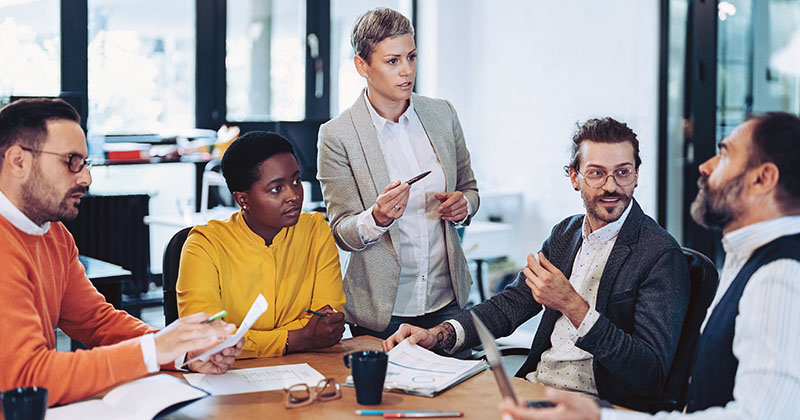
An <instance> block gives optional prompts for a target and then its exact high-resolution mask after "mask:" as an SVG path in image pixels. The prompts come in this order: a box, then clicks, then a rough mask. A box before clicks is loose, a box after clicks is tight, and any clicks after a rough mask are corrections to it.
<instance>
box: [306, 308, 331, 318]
mask: <svg viewBox="0 0 800 420" xmlns="http://www.w3.org/2000/svg"><path fill="white" fill-rule="evenodd" d="M305 311H306V312H308V313H310V314H314V315H316V316H321V317H326V316H328V314H323V313H322V312H317V311H312V310H311V309H306V310H305Z"/></svg>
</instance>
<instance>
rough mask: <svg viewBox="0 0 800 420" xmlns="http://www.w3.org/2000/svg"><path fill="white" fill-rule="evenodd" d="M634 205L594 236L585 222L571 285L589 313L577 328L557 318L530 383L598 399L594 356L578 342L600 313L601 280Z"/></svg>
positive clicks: (573, 267)
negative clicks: (599, 290)
mask: <svg viewBox="0 0 800 420" xmlns="http://www.w3.org/2000/svg"><path fill="white" fill-rule="evenodd" d="M630 211H631V205H630V204H629V205H628V208H626V209H625V211H624V212H623V213H622V216H620V218H619V219H617V220H615V221H614V222H611V223H609V224H607V225H605V226H603V227H602V228H600V229H597V230H596V231H594V232H592V231H591V227H590V226H589V221H588V220H587V218H586V217H584V219H583V235H582V236H583V241H582V242H581V247H580V250H579V251H578V255H577V256H575V261H574V262H573V263H572V274H571V275H570V277H569V282H570V283H571V284H572V287H573V288H574V289H575V291H576V292H578V294H579V295H580V296H581V297H582V298H583V300H585V301H586V303H588V304H589V312H587V313H586V316H585V317H584V318H583V322H581V324H580V325H579V326H578V328H575V326H574V325H572V322H571V321H570V320H569V318H567V317H566V316H564V315H561V317H559V318H558V320H557V321H556V324H555V327H554V328H553V333H552V334H551V335H550V345H551V347H550V348H549V349H547V350H545V351H544V352H543V353H542V357H541V359H540V360H539V364H538V365H537V366H536V370H534V371H533V372H531V373H529V374H528V375H526V376H525V378H526V379H528V380H529V381H531V382H535V383H540V384H542V385H547V386H553V387H556V388H561V389H569V390H575V391H580V392H585V393H587V394H591V395H595V396H596V395H597V385H596V384H595V382H594V369H593V366H592V361H593V360H594V358H593V357H592V355H591V354H590V353H589V352H587V351H585V350H583V349H581V348H579V347H578V346H576V345H575V343H576V342H577V341H578V339H579V338H581V337H583V336H584V335H586V333H588V332H589V330H591V329H592V327H593V326H594V324H595V323H596V322H597V319H598V318H600V313H598V312H597V310H596V309H595V305H596V302H597V289H598V288H599V286H600V277H602V276H603V270H604V269H605V267H606V262H607V261H608V256H609V255H611V250H612V249H613V248H614V244H615V243H616V242H617V236H619V231H620V230H621V229H622V225H623V224H624V223H625V220H626V219H627V218H628V214H629V213H630Z"/></svg>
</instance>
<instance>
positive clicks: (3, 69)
mask: <svg viewBox="0 0 800 420" xmlns="http://www.w3.org/2000/svg"><path fill="white" fill-rule="evenodd" d="M60 9H61V7H60V2H59V0H38V1H27V2H19V1H0V57H2V58H3V62H4V63H3V64H2V65H0V102H4V100H3V99H2V98H3V97H6V98H7V97H9V96H58V93H59V91H60V90H61V35H60V30H59V28H60V26H59V11H60Z"/></svg>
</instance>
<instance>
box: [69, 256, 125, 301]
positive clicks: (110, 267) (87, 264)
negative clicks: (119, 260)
mask: <svg viewBox="0 0 800 420" xmlns="http://www.w3.org/2000/svg"><path fill="white" fill-rule="evenodd" d="M78 260H79V261H80V262H81V264H83V268H84V270H86V277H88V278H89V280H90V281H91V282H92V285H94V287H95V288H96V289H97V291H98V292H100V294H101V295H103V296H104V297H105V298H106V302H108V303H110V304H111V305H113V306H114V308H116V309H122V283H123V282H124V281H125V280H127V279H128V278H130V276H131V272H130V271H128V270H126V269H124V268H122V267H120V266H118V265H115V264H111V263H107V262H105V261H100V260H98V259H96V258H92V257H87V256H85V255H78Z"/></svg>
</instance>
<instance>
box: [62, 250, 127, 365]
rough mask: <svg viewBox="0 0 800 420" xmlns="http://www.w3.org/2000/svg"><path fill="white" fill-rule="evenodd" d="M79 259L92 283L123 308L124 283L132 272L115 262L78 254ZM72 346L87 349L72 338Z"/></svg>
mask: <svg viewBox="0 0 800 420" xmlns="http://www.w3.org/2000/svg"><path fill="white" fill-rule="evenodd" d="M78 260H79V261H80V262H81V264H83V269H84V270H85V271H86V277H88V278H89V281H91V282H92V285H93V286H94V287H95V289H97V291H98V292H100V294H101V295H103V297H105V298H106V302H108V303H110V304H111V305H112V306H114V308H116V309H122V283H124V282H125V281H126V280H128V279H129V278H130V277H131V272H130V271H128V270H126V269H124V268H122V267H120V266H118V265H115V264H111V263H107V262H105V261H100V260H98V259H96V258H92V257H87V256H86V255H78ZM70 348H71V349H72V350H73V351H75V350H77V349H85V348H86V347H84V346H83V345H82V344H81V343H80V342H78V341H75V340H70Z"/></svg>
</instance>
